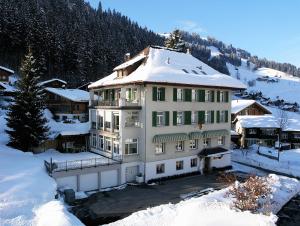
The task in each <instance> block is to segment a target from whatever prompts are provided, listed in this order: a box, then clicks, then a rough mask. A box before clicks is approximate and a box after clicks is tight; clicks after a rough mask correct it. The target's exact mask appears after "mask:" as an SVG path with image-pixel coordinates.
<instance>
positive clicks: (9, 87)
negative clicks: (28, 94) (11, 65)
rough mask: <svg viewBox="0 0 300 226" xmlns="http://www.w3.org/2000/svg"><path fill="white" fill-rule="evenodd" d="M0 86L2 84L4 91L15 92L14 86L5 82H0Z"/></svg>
mask: <svg viewBox="0 0 300 226" xmlns="http://www.w3.org/2000/svg"><path fill="white" fill-rule="evenodd" d="M0 86H2V87H3V88H4V91H5V92H15V91H16V88H15V87H14V86H11V85H9V84H8V83H5V82H0Z"/></svg>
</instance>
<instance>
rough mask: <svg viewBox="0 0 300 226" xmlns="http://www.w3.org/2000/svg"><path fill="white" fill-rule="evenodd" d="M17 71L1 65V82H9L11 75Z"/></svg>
mask: <svg viewBox="0 0 300 226" xmlns="http://www.w3.org/2000/svg"><path fill="white" fill-rule="evenodd" d="M14 73H15V72H14V71H13V70H10V69H8V68H6V67H2V66H0V82H7V83H8V82H9V77H10V76H11V75H13V74H14Z"/></svg>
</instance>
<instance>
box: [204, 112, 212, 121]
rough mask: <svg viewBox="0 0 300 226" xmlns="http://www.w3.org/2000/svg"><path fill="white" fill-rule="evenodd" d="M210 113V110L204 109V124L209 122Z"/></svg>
mask: <svg viewBox="0 0 300 226" xmlns="http://www.w3.org/2000/svg"><path fill="white" fill-rule="evenodd" d="M211 113H212V111H205V115H204V123H205V124H211Z"/></svg>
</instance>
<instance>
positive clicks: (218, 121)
mask: <svg viewBox="0 0 300 226" xmlns="http://www.w3.org/2000/svg"><path fill="white" fill-rule="evenodd" d="M217 123H220V111H217Z"/></svg>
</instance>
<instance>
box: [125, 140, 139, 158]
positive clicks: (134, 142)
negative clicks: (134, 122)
mask: <svg viewBox="0 0 300 226" xmlns="http://www.w3.org/2000/svg"><path fill="white" fill-rule="evenodd" d="M131 145H136V153H132V152H130V153H129V150H130V146H131ZM126 149H127V150H128V151H127V153H126ZM138 153H139V146H138V139H137V138H129V139H126V140H125V150H124V154H125V155H137V154H138Z"/></svg>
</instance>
